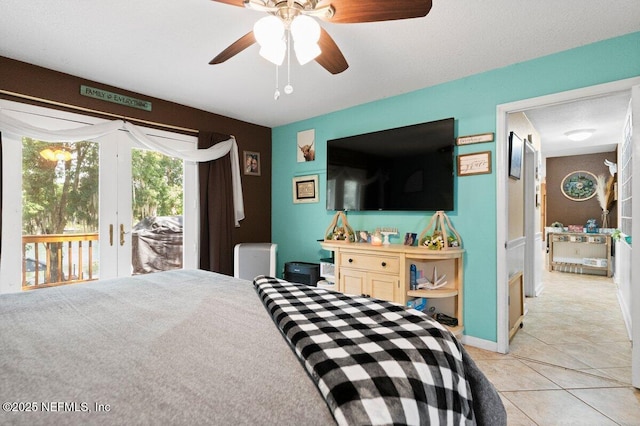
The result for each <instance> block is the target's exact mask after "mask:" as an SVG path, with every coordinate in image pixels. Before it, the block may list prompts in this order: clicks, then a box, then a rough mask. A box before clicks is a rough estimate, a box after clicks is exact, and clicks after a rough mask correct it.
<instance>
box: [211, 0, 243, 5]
mask: <svg viewBox="0 0 640 426" xmlns="http://www.w3.org/2000/svg"><path fill="white" fill-rule="evenodd" d="M213 1H215V2H216V3H224V4H230V5H231V6H240V7H244V0H213Z"/></svg>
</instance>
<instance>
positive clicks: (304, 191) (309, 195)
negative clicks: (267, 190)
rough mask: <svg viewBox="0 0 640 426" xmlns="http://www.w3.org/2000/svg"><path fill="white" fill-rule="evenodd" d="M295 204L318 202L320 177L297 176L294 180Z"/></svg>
mask: <svg viewBox="0 0 640 426" xmlns="http://www.w3.org/2000/svg"><path fill="white" fill-rule="evenodd" d="M293 202H294V203H295V204H298V203H317V202H318V175H310V176H296V177H294V178H293Z"/></svg>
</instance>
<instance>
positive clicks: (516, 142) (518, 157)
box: [509, 132, 524, 180]
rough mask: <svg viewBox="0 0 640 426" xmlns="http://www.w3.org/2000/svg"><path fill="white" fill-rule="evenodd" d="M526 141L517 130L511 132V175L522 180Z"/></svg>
mask: <svg viewBox="0 0 640 426" xmlns="http://www.w3.org/2000/svg"><path fill="white" fill-rule="evenodd" d="M523 155H524V141H523V140H522V139H520V137H519V136H518V135H516V134H515V132H509V177H510V178H511V179H515V180H520V178H521V177H522V156H523Z"/></svg>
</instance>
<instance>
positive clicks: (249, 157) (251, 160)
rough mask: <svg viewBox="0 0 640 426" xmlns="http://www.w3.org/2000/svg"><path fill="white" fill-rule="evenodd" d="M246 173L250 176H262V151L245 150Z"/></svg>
mask: <svg viewBox="0 0 640 426" xmlns="http://www.w3.org/2000/svg"><path fill="white" fill-rule="evenodd" d="M242 157H243V158H244V163H242V164H244V174H245V175H250V176H260V153H259V152H253V151H243V156H242Z"/></svg>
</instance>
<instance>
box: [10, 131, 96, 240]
mask: <svg viewBox="0 0 640 426" xmlns="http://www.w3.org/2000/svg"><path fill="white" fill-rule="evenodd" d="M45 148H50V149H52V150H56V149H59V150H65V151H67V152H70V153H71V155H72V158H71V160H69V161H64V160H60V161H51V160H46V159H44V158H43V157H42V156H41V155H40V152H41V151H42V150H44V149H45ZM97 191H98V144H96V143H93V142H77V143H47V142H41V141H37V140H33V139H30V138H24V139H23V142H22V227H23V233H25V234H61V233H62V232H63V231H64V229H65V228H66V227H67V226H73V227H81V228H82V230H83V231H85V232H93V231H95V230H96V229H97V226H98V202H97V200H98V198H97Z"/></svg>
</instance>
